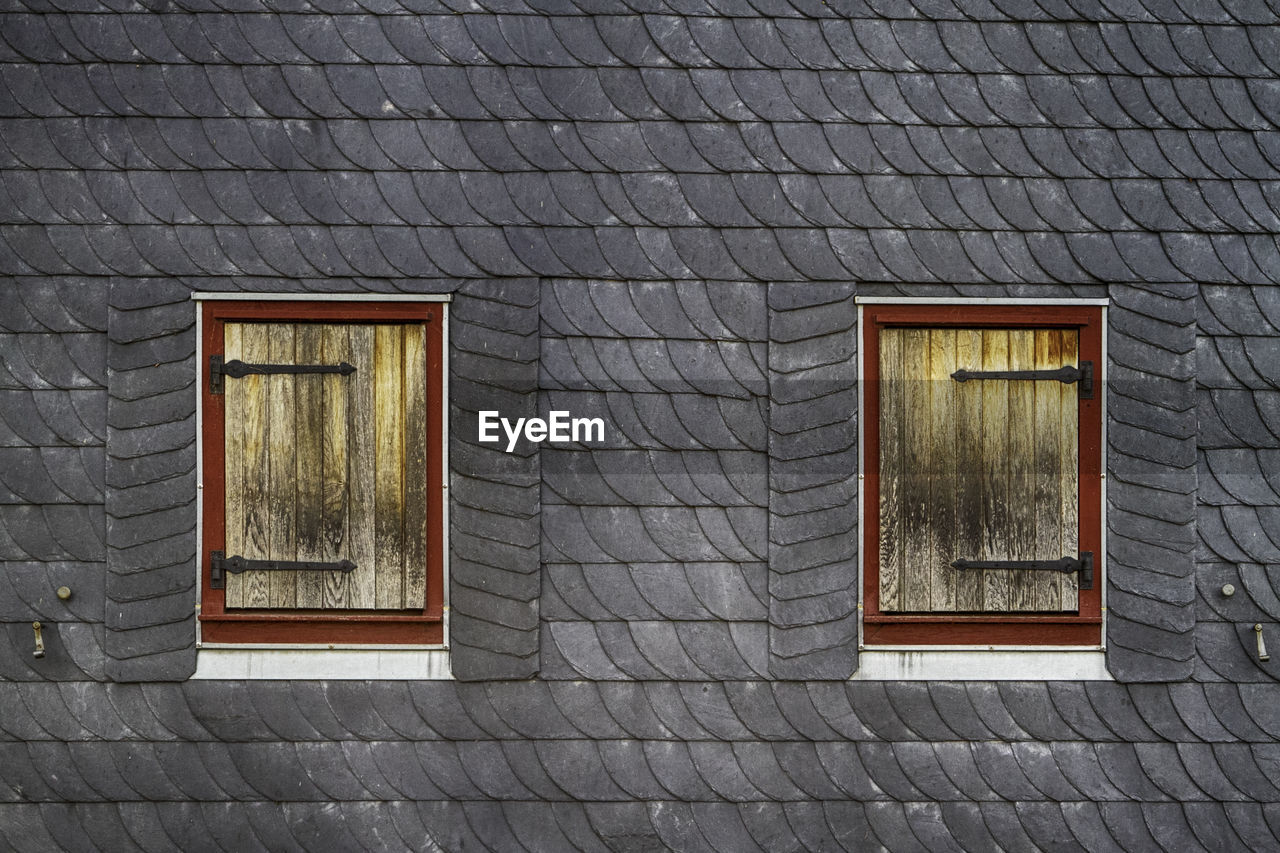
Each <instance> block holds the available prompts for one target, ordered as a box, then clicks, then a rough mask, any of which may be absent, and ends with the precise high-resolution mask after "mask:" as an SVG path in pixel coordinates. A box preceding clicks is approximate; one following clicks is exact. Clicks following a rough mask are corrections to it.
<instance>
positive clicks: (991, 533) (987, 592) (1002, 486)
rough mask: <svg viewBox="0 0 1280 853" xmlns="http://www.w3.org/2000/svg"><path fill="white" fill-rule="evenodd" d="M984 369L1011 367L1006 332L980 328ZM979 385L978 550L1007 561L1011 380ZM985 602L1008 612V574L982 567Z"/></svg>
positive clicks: (987, 557)
mask: <svg viewBox="0 0 1280 853" xmlns="http://www.w3.org/2000/svg"><path fill="white" fill-rule="evenodd" d="M982 369H983V370H1008V369H1009V331H1008V330H1007V329H986V330H984V331H983V332H982ZM979 384H980V385H981V386H982V457H983V470H982V471H981V472H979V481H980V483H981V489H982V554H981V559H984V560H1006V559H1009V558H1008V557H1007V556H1006V555H1007V554H1008V553H1009V550H1010V549H1009V544H1010V543H1009V433H1008V425H1009V385H1008V383H1007V382H1001V381H991V380H979ZM983 574H984V578H983V582H984V591H983V606H984V609H985V610H987V611H1006V610H1008V609H1009V607H1010V604H1011V599H1012V596H1011V590H1010V582H1009V573H1008V572H1007V571H1000V570H987V571H985V572H983Z"/></svg>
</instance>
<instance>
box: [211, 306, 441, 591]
mask: <svg viewBox="0 0 1280 853" xmlns="http://www.w3.org/2000/svg"><path fill="white" fill-rule="evenodd" d="M223 344H224V348H225V360H226V361H228V362H229V361H231V360H234V359H239V360H241V361H244V362H248V363H261V364H337V363H341V362H344V361H345V362H348V363H350V364H352V365H354V366H355V367H356V370H355V372H354V373H352V374H350V375H345V376H344V375H339V374H270V375H248V376H245V377H243V378H239V379H230V378H229V379H227V380H225V391H224V394H225V418H224V423H223V433H224V435H223V439H224V452H225V466H226V469H225V470H226V474H225V477H226V480H225V493H224V502H225V504H224V506H225V521H226V543H225V550H226V554H227V555H228V556H231V555H239V556H242V557H245V558H246V559H250V560H290V561H293V560H320V561H326V562H331V561H338V560H343V559H346V560H351V561H352V562H354V563H355V564H356V568H355V570H354V571H351V572H350V573H342V572H337V571H323V572H320V571H302V572H299V571H247V572H244V573H241V574H229V575H228V576H227V578H226V599H225V607H226V609H227V610H228V611H231V610H235V609H244V608H251V609H264V608H279V609H287V608H305V609H321V610H323V609H333V610H348V609H354V610H387V611H394V610H417V611H421V610H422V609H423V607H424V597H425V593H426V583H427V579H426V566H427V562H428V561H427V556H426V555H427V549H428V530H427V515H428V508H427V464H426V458H425V457H426V445H427V434H426V431H427V424H428V412H427V397H426V388H427V382H426V358H425V353H424V346H425V335H424V326H423V325H422V324H421V323H308V322H227V323H226V324H225V326H224V339H223Z"/></svg>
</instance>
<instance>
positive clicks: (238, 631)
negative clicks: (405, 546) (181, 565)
mask: <svg viewBox="0 0 1280 853" xmlns="http://www.w3.org/2000/svg"><path fill="white" fill-rule="evenodd" d="M202 310H203V316H202V320H203V324H204V325H203V336H202V345H203V350H204V354H203V363H202V364H201V366H200V381H201V407H202V411H201V415H202V418H203V429H202V433H203V434H202V435H201V441H202V448H203V468H204V471H203V473H204V496H203V499H204V513H203V531H204V535H203V541H202V543H201V545H202V547H201V558H200V562H201V573H200V574H201V586H202V594H201V613H200V631H201V639H202V641H203V642H210V643H315V644H325V643H343V644H351V643H369V644H374V643H376V644H388V645H390V644H414V645H418V644H438V643H441V642H443V641H444V560H445V530H444V494H443V489H442V488H440V486H441V484H443V482H444V462H443V452H444V444H443V436H444V409H445V407H444V318H445V311H446V308H445V306H444V305H443V304H441V303H436V302H340V301H337V302H304V301H298V302H275V301H260V302H259V301H245V302H240V301H236V302H218V301H208V302H205V303H203V309H202ZM228 320H263V321H271V322H276V321H288V320H315V321H330V322H389V323H390V322H423V323H425V324H426V342H425V343H426V346H425V354H424V358H425V359H426V368H427V369H426V377H427V391H426V394H427V415H428V423H427V430H426V442H427V446H426V457H425V458H426V460H427V462H426V464H427V471H426V476H427V519H426V524H427V534H428V535H427V542H428V551H427V565H426V572H427V590H426V598H425V600H424V601H423V606H422V609H421V610H416V609H415V610H406V611H396V612H383V611H368V610H358V611H336V610H279V609H272V610H266V609H260V610H256V609H255V610H239V609H237V610H235V611H232V612H227V610H226V593H225V591H224V590H220V589H213V588H212V587H211V586H210V565H209V554H210V552H211V551H215V550H221V549H222V548H223V546H224V543H225V542H226V518H225V507H226V503H225V500H226V480H225V464H226V447H225V443H224V439H223V435H224V426H225V418H226V413H225V397H223V396H222V395H213V394H210V393H209V356H211V355H218V354H221V353H223V352H224V343H223V330H224V326H225V323H226V321H228Z"/></svg>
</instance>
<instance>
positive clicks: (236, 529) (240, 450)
mask: <svg viewBox="0 0 1280 853" xmlns="http://www.w3.org/2000/svg"><path fill="white" fill-rule="evenodd" d="M241 328H242V326H241V324H240V323H227V324H225V325H224V326H223V331H222V342H223V360H224V361H230V360H232V359H235V358H243V350H242V348H241V343H240V330H241ZM245 388H246V386H245V384H244V383H242V382H224V383H223V411H224V412H225V413H226V416H225V417H224V419H223V448H224V450H223V458H224V464H223V470H224V472H225V473H224V497H223V504H222V505H223V519H224V526H225V529H226V540H225V542H224V543H223V550H224V552H225V553H226V554H228V555H231V554H243V553H244V549H245V544H244V543H245V533H244V524H245V521H244V497H245V489H246V483H245V465H244V455H245V417H244V408H245V400H244V395H245ZM224 606H225V607H243V606H244V585H243V584H242V583H241V582H240V578H239V577H237V576H235V575H232V576H231V577H230V578H228V580H227V584H226V599H225V604H224Z"/></svg>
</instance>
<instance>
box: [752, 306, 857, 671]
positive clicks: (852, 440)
mask: <svg viewBox="0 0 1280 853" xmlns="http://www.w3.org/2000/svg"><path fill="white" fill-rule="evenodd" d="M853 295H854V293H853V285H851V284H816V283H799V284H770V285H769V297H768V298H769V672H770V674H771V675H772V676H773V677H774V678H780V679H843V678H848V677H849V676H850V675H851V674H852V673H853V671H854V670H855V669H856V668H857V662H858V658H857V655H858V647H857V635H858V631H857V600H858V594H857V589H858V569H857V554H858V543H857V536H858V527H857V479H856V478H857V471H858V443H857V408H858V399H857V360H856V355H857V328H856V320H857V313H856V309H855V307H854V302H853Z"/></svg>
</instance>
